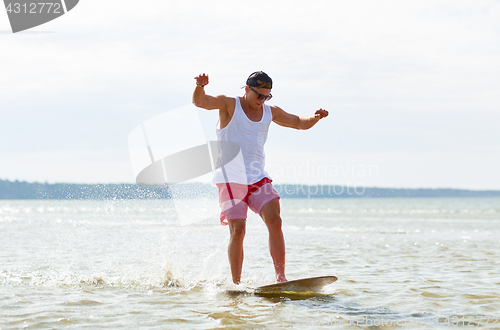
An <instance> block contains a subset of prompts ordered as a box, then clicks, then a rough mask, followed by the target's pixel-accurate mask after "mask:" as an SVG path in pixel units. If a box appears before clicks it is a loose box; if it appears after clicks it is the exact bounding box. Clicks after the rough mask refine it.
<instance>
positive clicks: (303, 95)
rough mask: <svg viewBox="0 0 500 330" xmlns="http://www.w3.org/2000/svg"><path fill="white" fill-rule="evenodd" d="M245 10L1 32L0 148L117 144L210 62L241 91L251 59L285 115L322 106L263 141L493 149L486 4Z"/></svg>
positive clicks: (79, 17)
mask: <svg viewBox="0 0 500 330" xmlns="http://www.w3.org/2000/svg"><path fill="white" fill-rule="evenodd" d="M248 6H249V4H248V3H243V2H235V1H184V2H170V1H169V2H166V1H160V0H154V1H149V2H148V3H147V4H140V5H138V4H137V3H135V2H132V1H117V0H109V1H104V2H103V1H91V0H89V1H84V2H80V3H79V5H78V6H77V7H76V8H75V9H74V10H72V11H71V12H70V13H68V14H67V15H64V16H63V17H61V18H59V19H57V20H54V21H53V22H50V23H47V24H45V25H43V27H39V28H35V29H34V31H37V29H38V30H39V31H54V32H55V33H49V34H24V35H23V34H19V35H8V34H0V42H1V45H2V52H0V72H2V76H1V77H0V112H1V115H2V119H3V120H4V123H9V124H7V125H5V124H4V127H3V129H2V134H3V136H2V142H0V152H1V153H2V156H3V155H11V156H12V155H15V154H17V153H23V152H40V153H44V150H46V151H47V156H50V155H51V152H50V150H58V149H59V148H60V149H61V150H63V149H64V150H66V149H93V150H98V149H99V148H103V149H121V150H124V149H126V144H127V136H128V133H129V132H130V131H131V130H132V128H133V127H135V126H137V125H139V124H140V123H141V122H143V121H145V120H146V119H148V118H151V117H153V116H155V115H158V114H161V113H162V112H164V111H167V110H170V109H174V108H177V107H179V106H183V105H185V104H188V103H190V101H191V93H192V88H193V84H194V80H193V77H194V76H195V75H196V74H198V73H201V72H206V73H208V74H210V78H211V83H210V85H209V86H207V88H206V89H207V92H209V93H211V94H227V95H240V94H241V90H240V89H239V87H241V85H242V84H243V83H244V80H245V78H246V77H247V76H248V74H249V73H251V72H253V71H255V70H264V71H266V72H268V73H269V74H270V75H271V76H272V77H273V79H274V80H275V87H274V88H273V95H274V96H275V97H274V98H273V100H272V102H271V103H272V104H277V105H279V106H281V107H282V108H283V109H285V110H287V111H289V112H292V113H296V114H299V115H308V114H311V113H313V112H314V110H316V109H317V108H319V107H323V108H327V109H328V110H330V113H331V116H330V117H329V118H328V119H327V120H325V121H324V122H322V123H320V124H319V125H318V126H317V127H315V128H314V129H313V130H311V131H310V132H307V133H306V134H304V132H293V131H287V130H284V129H280V128H273V131H272V134H271V136H270V139H269V142H268V143H269V149H270V150H275V149H277V148H278V147H279V148H281V149H283V150H288V149H293V150H296V152H297V153H298V154H302V153H306V152H308V151H309V150H310V149H312V150H315V152H317V155H318V157H319V156H320V155H321V154H322V153H325V152H328V153H345V152H348V151H353V152H357V153H366V152H367V151H370V150H371V151H374V152H377V153H379V154H380V155H382V154H384V153H393V152H418V153H420V152H427V151H428V152H434V151H435V150H441V151H449V150H453V152H458V151H457V150H466V152H473V151H474V150H482V152H484V157H486V158H487V159H489V158H488V156H487V154H488V150H491V149H492V148H496V147H498V145H500V141H498V134H497V133H496V132H497V128H496V126H495V123H496V122H498V119H499V118H498V110H499V109H498V104H500V94H499V93H498V90H499V88H500V63H499V62H498V55H499V53H500V42H499V41H500V40H499V38H500V37H499V36H500V33H499V32H500V23H499V22H498V20H497V18H498V17H499V16H500V15H499V14H500V4H499V3H498V2H497V1H492V0H491V1H476V2H468V1H448V0H446V1H444V0H443V1H418V2H409V1H383V2H379V1H377V2H373V1H349V2H345V1H314V2H301V1H286V2H285V1H272V2H269V1H255V2H252V4H251V9H249V7H248ZM6 24H7V25H8V20H7V17H6V15H5V17H4V18H1V17H0V26H6ZM5 29H8V27H6V28H5ZM215 116H216V114H215ZM7 139H8V141H9V142H7ZM318 140H320V141H331V143H329V144H326V145H325V144H319V145H317V144H316V141H318ZM10 141H12V142H10ZM331 145H333V146H334V147H332V146H331ZM311 146H312V147H311ZM464 148H465V149H464ZM97 154H98V153H96V155H97ZM268 154H269V152H268ZM374 157H375V156H374ZM486 158H485V159H486ZM3 159H5V158H3ZM449 159H450V161H453V160H456V159H458V157H456V156H450V158H449ZM58 161H60V159H58V158H54V162H55V163H57V162H58ZM394 161H395V162H396V163H397V164H399V165H398V166H406V165H404V164H409V163H410V162H411V161H410V160H407V162H408V163H404V160H402V159H397V158H396V159H395V160H394ZM490 161H493V162H494V164H497V165H499V166H500V163H498V161H495V160H494V159H490ZM443 162H444V161H443ZM447 162H448V161H446V162H444V163H447ZM55 163H54V164H55ZM13 164H14V163H13ZM77 165H78V163H77V162H76V161H75V169H76V168H77ZM9 166H10V168H14V167H13V166H11V165H9ZM82 166H83V165H82ZM443 171H445V170H443ZM464 171H465V167H464ZM75 172H77V171H76V170H75ZM33 173H34V172H33ZM39 173H40V176H41V177H46V175H45V173H48V172H46V170H40V172H39ZM51 173H52V172H51ZM0 175H1V174H0ZM76 176H77V174H75V177H76ZM32 177H33V176H32ZM54 177H55V176H54ZM91 177H92V176H89V180H94V179H92V178H91ZM398 180H401V185H405V184H408V185H415V184H417V183H418V181H416V180H415V179H412V178H411V177H407V178H404V177H403V176H399V177H398ZM457 180H461V179H460V178H459V177H457ZM387 182H394V180H392V181H391V180H390V179H387ZM405 182H406V183H405ZM437 182H439V181H437ZM443 182H444V181H443ZM457 182H458V181H457ZM381 184H383V182H382V183H381ZM437 184H439V183H437ZM499 188H500V185H499Z"/></svg>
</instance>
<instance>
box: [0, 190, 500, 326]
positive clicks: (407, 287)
mask: <svg viewBox="0 0 500 330" xmlns="http://www.w3.org/2000/svg"><path fill="white" fill-rule="evenodd" d="M281 204H282V218H283V222H284V225H283V230H284V233H285V240H286V244H287V277H288V279H297V278H302V277H311V276H322V275H335V276H337V277H338V278H339V280H338V281H337V282H335V283H334V284H332V285H329V286H328V287H326V288H325V291H324V294H323V295H322V296H318V297H312V298H307V299H289V298H263V297H258V296H254V295H252V294H251V290H248V293H242V294H238V295H234V294H229V293H228V290H234V289H240V290H241V289H242V288H243V290H245V288H246V287H256V286H259V285H265V284H270V283H273V282H274V273H273V267H272V262H271V258H270V256H269V252H268V247H267V231H266V228H265V226H264V225H263V223H262V221H261V220H260V219H259V218H258V217H257V216H256V215H254V214H252V215H251V216H250V217H249V219H248V225H247V236H246V238H245V262H244V266H243V282H244V283H243V285H242V286H241V287H239V288H237V287H235V286H234V285H232V284H231V281H230V274H229V265H228V262H227V251H226V249H227V243H228V228H227V227H224V226H221V225H220V224H219V222H218V218H217V216H216V215H215V216H210V217H209V218H208V219H206V220H203V221H199V222H195V223H192V224H189V225H186V224H185V223H182V222H179V221H178V219H179V217H178V216H177V210H176V206H175V204H174V203H173V202H172V201H165V200H160V201H159V200H146V201H144V200H143V201H127V200H116V201H112V200H108V201H87V200H84V201H75V200H73V201H59V200H34V201H33V200H32V201H19V200H16V201H12V200H3V201H0V235H1V239H0V260H1V262H0V329H2V330H4V329H22V328H26V329H63V328H83V329H99V328H101V329H104V328H106V329H109V328H112V329H115V328H116V329H137V328H144V329H155V328H156V329H170V328H171V329H173V328H186V329H219V328H230V329H232V328H235V329H259V328H273V329H274V328H278V329H279V328H297V329H315V328H318V329H324V328H335V329H337V328H350V329H356V328H370V329H379V328H380V329H395V328H407V329H410V328H421V329H431V328H432V329H444V328H449V327H469V328H470V327H481V328H486V329H488V328H490V329H497V328H500V276H499V274H500V258H499V252H498V251H499V250H500V198H470V199H469V198H451V199H439V198H436V199H424V198H422V199H282V200H281ZM192 208H194V209H196V206H195V205H194V204H193V206H192ZM200 212H203V210H200Z"/></svg>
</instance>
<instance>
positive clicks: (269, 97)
mask: <svg viewBox="0 0 500 330" xmlns="http://www.w3.org/2000/svg"><path fill="white" fill-rule="evenodd" d="M248 87H250V89H251V90H252V92H254V93H255V94H257V98H258V99H259V100H266V101H269V100H270V99H272V98H273V96H272V95H271V93H269V95H264V94H261V93H259V92H257V91H256V90H255V89H253V87H252V86H248Z"/></svg>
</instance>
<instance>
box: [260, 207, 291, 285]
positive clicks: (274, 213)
mask: <svg viewBox="0 0 500 330" xmlns="http://www.w3.org/2000/svg"><path fill="white" fill-rule="evenodd" d="M260 216H261V217H262V219H263V220H264V223H265V224H266V226H267V230H268V231H269V251H270V252H271V257H272V258H273V262H274V270H275V271H276V280H277V281H278V282H286V280H287V279H286V277H285V238H284V237H283V231H282V230H281V217H280V202H279V199H278V198H275V199H273V200H271V201H269V202H268V203H266V204H265V205H264V206H263V207H262V209H261V210H260Z"/></svg>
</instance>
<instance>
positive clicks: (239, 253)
mask: <svg viewBox="0 0 500 330" xmlns="http://www.w3.org/2000/svg"><path fill="white" fill-rule="evenodd" d="M228 223H229V235H230V237H229V246H228V248H227V255H228V257H229V266H230V267H231V275H232V277H233V283H234V284H240V279H241V269H242V267H243V239H244V238H245V226H246V220H241V219H239V220H228Z"/></svg>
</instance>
